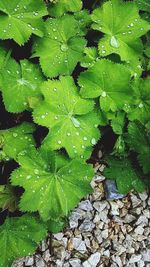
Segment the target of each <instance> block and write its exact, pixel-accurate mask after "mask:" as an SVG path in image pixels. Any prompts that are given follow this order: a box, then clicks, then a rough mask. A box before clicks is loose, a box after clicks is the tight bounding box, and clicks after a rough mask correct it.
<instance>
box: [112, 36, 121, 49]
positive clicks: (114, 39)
mask: <svg viewBox="0 0 150 267" xmlns="http://www.w3.org/2000/svg"><path fill="white" fill-rule="evenodd" d="M110 45H111V46H112V47H115V48H118V47H119V42H118V40H117V38H116V37H115V36H112V37H111V39H110Z"/></svg>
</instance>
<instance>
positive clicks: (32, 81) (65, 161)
mask: <svg viewBox="0 0 150 267" xmlns="http://www.w3.org/2000/svg"><path fill="white" fill-rule="evenodd" d="M149 45H150V4H149V1H148V0H135V1H123V0H111V1H94V0H93V1H87V0H85V1H81V0H70V1H67V0H55V1H42V0H20V1H18V0H14V1H11V0H7V1H4V0H1V1H0V91H1V102H0V105H1V106H0V112H1V118H0V161H1V162H0V166H1V177H0V209H1V218H0V223H1V225H0V250H1V255H0V267H9V266H11V264H12V262H13V260H15V259H16V258H17V257H22V256H27V255H31V254H32V253H33V252H34V251H35V249H36V247H37V246H38V244H39V242H40V241H41V240H43V239H44V238H45V237H46V235H47V232H48V231H52V232H57V231H60V230H62V229H63V227H65V225H66V224H67V216H68V215H69V212H70V211H71V210H72V209H73V208H74V207H75V206H76V205H77V204H78V202H79V201H80V199H82V198H83V197H84V196H86V195H87V194H89V193H90V192H92V188H91V186H90V182H91V180H92V177H93V175H94V170H93V166H92V165H93V164H94V163H95V162H96V160H97V158H96V151H97V150H99V149H101V150H102V151H103V155H104V156H103V158H102V163H104V164H105V165H106V168H105V170H104V175H105V176H106V178H108V179H113V180H115V181H116V184H117V187H118V190H119V192H120V193H123V194H127V193H128V192H129V191H130V190H137V191H143V190H144V189H145V188H146V187H148V184H149V182H148V177H149V174H150V121H149V120H150V77H149V75H150V61H149V58H150V46H149Z"/></svg>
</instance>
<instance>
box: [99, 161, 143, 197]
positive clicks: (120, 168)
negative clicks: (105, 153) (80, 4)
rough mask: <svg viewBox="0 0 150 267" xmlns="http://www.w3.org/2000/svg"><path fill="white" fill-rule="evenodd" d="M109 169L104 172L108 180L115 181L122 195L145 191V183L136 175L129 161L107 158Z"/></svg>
mask: <svg viewBox="0 0 150 267" xmlns="http://www.w3.org/2000/svg"><path fill="white" fill-rule="evenodd" d="M107 162H108V167H107V168H105V170H104V175H105V176H106V178H107V179H112V180H115V181H116V183H117V187H118V190H119V192H120V193H121V194H127V193H128V192H129V191H130V190H132V189H135V190H136V191H138V192H142V191H144V189H145V186H144V183H143V182H142V180H141V179H140V177H139V175H138V174H137V173H136V171H135V170H134V168H133V167H132V165H131V162H130V161H129V160H128V159H125V158H123V159H118V158H114V156H109V157H108V158H107Z"/></svg>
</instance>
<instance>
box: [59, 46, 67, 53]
mask: <svg viewBox="0 0 150 267" xmlns="http://www.w3.org/2000/svg"><path fill="white" fill-rule="evenodd" d="M60 48H61V51H63V52H66V51H67V50H68V46H67V45H66V44H62V45H61V47H60Z"/></svg>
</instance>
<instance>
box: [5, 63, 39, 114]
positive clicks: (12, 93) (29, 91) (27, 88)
mask: <svg viewBox="0 0 150 267" xmlns="http://www.w3.org/2000/svg"><path fill="white" fill-rule="evenodd" d="M1 75H2V81H1V86H2V95H3V101H4V104H5V107H6V109H7V110H8V111H9V112H15V113H18V112H22V111H24V110H28V109H29V98H31V97H39V96H40V95H41V93H40V85H41V84H42V82H43V81H44V78H43V75H42V72H41V70H40V68H39V66H38V65H35V64H32V63H31V62H29V61H28V60H21V61H20V64H19V63H17V62H16V61H15V60H13V59H12V58H10V59H9V60H8V61H7V63H6V66H5V68H3V70H2V72H1ZM18 96H19V97H18Z"/></svg>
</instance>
